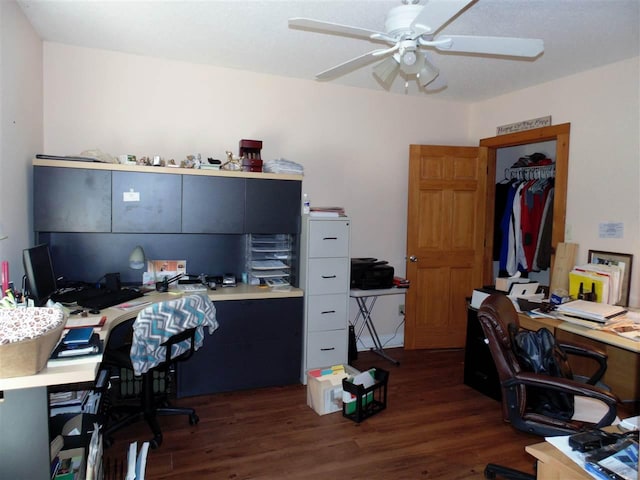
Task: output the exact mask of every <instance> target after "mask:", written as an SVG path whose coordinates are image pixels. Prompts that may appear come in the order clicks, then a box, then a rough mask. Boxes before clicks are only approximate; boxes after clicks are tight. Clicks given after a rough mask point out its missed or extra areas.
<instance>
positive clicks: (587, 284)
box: [569, 263, 624, 305]
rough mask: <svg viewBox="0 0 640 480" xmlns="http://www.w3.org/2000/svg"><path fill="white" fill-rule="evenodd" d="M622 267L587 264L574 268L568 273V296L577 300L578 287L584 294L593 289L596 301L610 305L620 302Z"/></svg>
mask: <svg viewBox="0 0 640 480" xmlns="http://www.w3.org/2000/svg"><path fill="white" fill-rule="evenodd" d="M623 275H624V265H623V264H622V265H600V264H593V263H589V264H587V265H580V266H576V267H574V269H573V270H571V272H569V295H571V296H572V297H573V298H578V294H579V293H580V285H582V289H583V291H584V292H591V290H592V288H593V289H595V293H596V297H597V298H596V301H598V302H603V303H608V304H611V305H614V304H617V303H620V301H621V300H622V278H623Z"/></svg>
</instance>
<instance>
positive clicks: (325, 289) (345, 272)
mask: <svg viewBox="0 0 640 480" xmlns="http://www.w3.org/2000/svg"><path fill="white" fill-rule="evenodd" d="M350 273H351V272H350V265H349V263H348V259H345V258H327V259H324V258H323V259H319V258H315V259H314V258H312V259H310V260H309V284H308V288H307V290H308V291H309V292H311V293H312V294H313V295H326V294H329V293H345V292H347V291H348V290H349V275H350Z"/></svg>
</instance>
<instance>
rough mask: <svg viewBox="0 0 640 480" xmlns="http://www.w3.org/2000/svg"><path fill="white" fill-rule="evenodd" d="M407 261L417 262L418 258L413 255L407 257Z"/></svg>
mask: <svg viewBox="0 0 640 480" xmlns="http://www.w3.org/2000/svg"><path fill="white" fill-rule="evenodd" d="M409 261H410V262H417V261H418V257H416V256H415V255H411V256H410V257H409Z"/></svg>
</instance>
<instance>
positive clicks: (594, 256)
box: [589, 250, 633, 307]
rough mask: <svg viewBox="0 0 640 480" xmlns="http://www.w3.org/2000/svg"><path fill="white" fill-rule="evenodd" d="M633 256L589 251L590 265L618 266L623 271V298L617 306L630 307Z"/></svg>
mask: <svg viewBox="0 0 640 480" xmlns="http://www.w3.org/2000/svg"><path fill="white" fill-rule="evenodd" d="M632 262H633V255H631V254H628V253H614V252H602V251H600V250H589V263H595V264H599V265H617V266H618V267H620V269H621V271H622V296H621V297H620V301H619V302H618V303H616V305H622V306H623V307H626V306H627V305H629V283H630V282H631V264H632Z"/></svg>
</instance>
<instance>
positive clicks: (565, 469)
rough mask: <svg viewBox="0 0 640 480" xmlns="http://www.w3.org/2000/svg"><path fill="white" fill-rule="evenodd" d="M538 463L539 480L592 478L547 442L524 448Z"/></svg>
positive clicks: (584, 479) (586, 479)
mask: <svg viewBox="0 0 640 480" xmlns="http://www.w3.org/2000/svg"><path fill="white" fill-rule="evenodd" d="M524 449H525V451H526V452H527V453H529V454H531V455H532V456H533V457H534V458H535V459H536V460H537V462H538V468H537V470H536V478H539V479H541V480H592V479H593V477H592V476H591V475H589V474H588V473H587V472H586V471H584V470H583V469H582V468H580V467H579V466H578V465H577V464H576V463H575V462H573V461H572V460H570V459H569V458H568V457H567V456H566V455H564V454H563V453H562V452H561V451H560V450H558V449H557V448H556V447H554V446H553V445H551V444H550V443H548V442H541V443H536V444H535V445H529V446H527V447H525V448H524Z"/></svg>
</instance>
